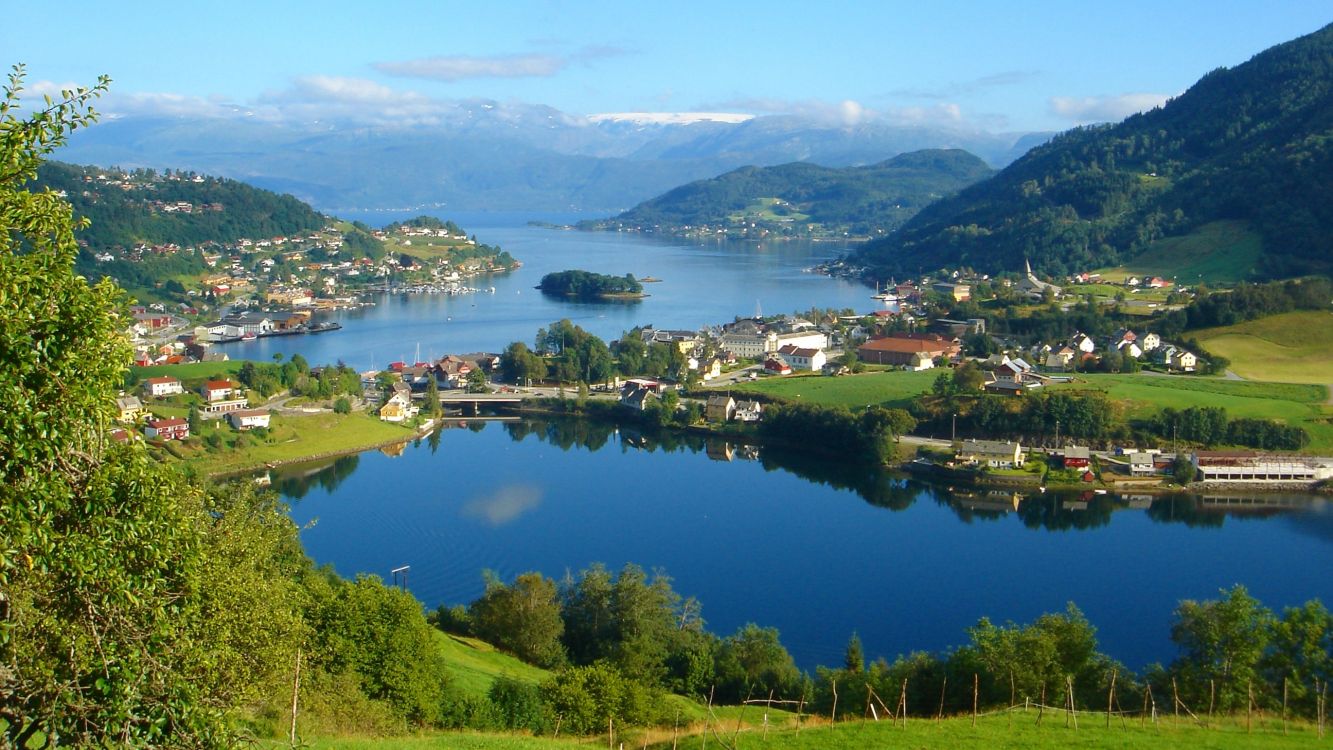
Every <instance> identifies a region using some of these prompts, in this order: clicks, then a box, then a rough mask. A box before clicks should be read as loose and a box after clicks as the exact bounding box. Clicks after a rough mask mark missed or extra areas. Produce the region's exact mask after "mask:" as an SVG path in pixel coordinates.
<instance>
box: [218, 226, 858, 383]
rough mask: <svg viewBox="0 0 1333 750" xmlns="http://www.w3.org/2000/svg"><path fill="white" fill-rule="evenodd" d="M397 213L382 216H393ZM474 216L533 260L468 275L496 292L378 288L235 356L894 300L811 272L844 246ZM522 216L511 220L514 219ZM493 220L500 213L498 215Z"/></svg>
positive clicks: (688, 321) (331, 353) (363, 354)
mask: <svg viewBox="0 0 1333 750" xmlns="http://www.w3.org/2000/svg"><path fill="white" fill-rule="evenodd" d="M392 218H396V217H383V216H377V217H376V218H375V219H374V221H375V222H376V223H382V222H384V221H388V220H391V219H392ZM488 218H489V217H486V216H484V215H483V216H482V217H477V218H476V221H478V222H480V224H481V225H479V226H473V225H471V224H466V223H465V224H463V225H462V226H463V227H464V228H465V229H467V230H468V231H469V232H472V233H473V234H475V235H476V237H477V239H478V241H480V242H484V243H487V244H491V245H499V246H500V247H502V248H504V249H505V250H508V251H509V252H510V253H511V254H512V255H513V256H514V257H516V258H518V259H519V260H520V261H522V263H523V267H522V268H520V269H518V270H516V271H513V272H510V273H507V274H496V275H492V276H483V277H478V278H476V279H473V280H471V281H468V282H465V283H466V284H467V285H468V286H472V287H477V288H487V289H489V288H491V287H494V289H495V291H494V293H489V292H482V293H478V294H467V295H458V296H450V295H443V294H441V295H388V294H385V295H379V296H377V297H375V298H374V299H375V302H376V306H375V307H370V308H364V309H360V310H345V311H340V312H338V313H335V314H332V315H329V316H324V317H322V318H321V319H331V320H337V321H338V322H340V323H342V325H343V329H342V330H341V331H337V332H335V333H326V334H320V335H317V336H279V337H273V338H265V339H259V340H256V341H250V342H238V343H233V344H226V345H223V348H222V351H224V352H226V353H227V354H228V355H229V356H231V357H233V358H246V359H258V360H267V359H270V358H272V356H273V355H274V354H277V353H281V354H282V355H284V356H285V357H290V356H291V355H292V354H295V353H298V352H299V353H300V354H301V355H302V356H303V357H305V358H306V359H307V360H308V361H309V362H311V363H312V364H320V363H333V362H336V361H338V360H340V359H341V360H343V361H345V362H346V363H347V364H349V365H351V366H352V367H355V368H357V369H359V370H367V369H381V368H383V367H384V365H385V364H387V363H388V362H392V361H411V360H413V359H415V358H416V356H417V352H418V351H420V353H421V359H423V360H424V359H427V358H431V359H438V358H439V357H442V356H444V355H445V354H449V353H454V354H463V353H467V352H477V351H488V352H500V351H503V350H504V348H505V347H506V346H508V345H509V344H510V343H511V342H513V341H522V342H524V343H527V344H528V345H529V346H531V345H532V342H533V338H534V337H535V335H536V333H537V329H538V328H542V327H545V326H547V325H550V324H551V323H552V322H554V321H557V320H560V319H562V318H568V319H569V320H571V321H573V322H574V323H576V324H577V325H579V326H581V327H582V328H584V329H586V330H588V331H591V332H592V333H594V334H596V335H597V336H599V337H601V338H602V339H604V340H608V341H609V340H611V339H617V338H620V335H621V334H622V333H623V332H625V331H627V330H629V329H631V328H633V327H635V326H640V325H649V324H651V325H653V326H656V327H658V328H681V329H688V330H698V329H699V328H701V327H703V326H709V325H718V324H721V323H729V322H731V321H732V320H733V319H735V318H736V316H748V315H754V314H755V312H756V311H759V312H763V313H764V314H768V315H772V314H779V313H791V312H795V311H797V310H808V309H810V308H811V307H821V308H822V307H832V308H837V309H842V308H853V309H855V310H858V311H868V310H872V309H874V308H875V307H876V306H882V304H883V303H880V302H877V301H875V300H872V299H871V298H870V297H871V295H872V294H873V293H874V290H873V289H870V288H869V287H866V286H865V285H863V284H860V283H856V282H851V281H848V280H845V279H833V278H829V277H827V276H821V275H818V274H813V273H807V272H805V269H806V268H808V267H810V266H812V265H814V264H816V263H819V262H821V261H824V260H829V259H831V258H834V257H837V256H839V255H841V254H842V253H843V252H845V250H846V248H845V246H843V245H840V244H837V243H810V242H779V243H764V244H755V243H744V242H722V241H719V242H713V243H704V244H694V243H689V242H685V241H682V240H670V239H660V240H659V239H653V238H646V237H642V236H639V235H633V234H617V233H598V232H577V231H562V230H556V229H546V228H540V227H530V226H522V225H520V226H515V225H513V224H512V223H511V224H509V225H507V226H506V225H499V226H487V225H486V224H485V222H486V221H487V219H488ZM504 218H506V219H509V220H510V221H512V217H504ZM490 220H491V221H494V218H490ZM576 268H577V269H583V270H586V271H593V272H597V273H607V274H614V275H617V276H623V275H625V274H626V273H632V274H634V275H635V277H638V278H643V277H646V276H651V277H655V278H658V279H661V280H662V281H661V282H660V283H650V284H645V285H644V291H645V292H647V293H648V295H649V296H648V297H646V298H644V299H642V300H640V301H637V302H600V303H596V302H594V303H589V302H574V301H569V300H565V299H560V298H552V297H548V296H545V295H543V294H542V293H541V292H538V291H537V290H536V289H534V288H533V287H535V286H536V285H537V283H538V282H539V281H541V277H542V276H543V275H545V274H547V273H550V272H552V271H564V270H569V269H576Z"/></svg>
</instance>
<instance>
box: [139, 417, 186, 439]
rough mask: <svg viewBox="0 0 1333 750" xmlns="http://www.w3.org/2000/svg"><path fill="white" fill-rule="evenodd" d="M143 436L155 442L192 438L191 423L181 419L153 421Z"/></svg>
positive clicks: (145, 429) (150, 421)
mask: <svg viewBox="0 0 1333 750" xmlns="http://www.w3.org/2000/svg"><path fill="white" fill-rule="evenodd" d="M143 434H144V435H146V436H147V437H148V438H149V439H155V440H184V439H185V438H187V437H189V436H190V423H189V422H187V421H185V420H184V419H181V418H180V417H171V418H169V419H151V420H149V421H148V426H147V427H145V428H144V429H143Z"/></svg>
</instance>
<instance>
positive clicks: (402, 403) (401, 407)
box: [380, 381, 420, 422]
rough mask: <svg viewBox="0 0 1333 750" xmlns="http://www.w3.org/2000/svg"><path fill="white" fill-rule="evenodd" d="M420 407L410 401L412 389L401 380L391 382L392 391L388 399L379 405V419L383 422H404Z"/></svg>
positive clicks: (413, 415)
mask: <svg viewBox="0 0 1333 750" xmlns="http://www.w3.org/2000/svg"><path fill="white" fill-rule="evenodd" d="M419 411H420V409H418V408H417V406H416V405H415V404H413V403H412V389H411V387H409V386H408V385H407V383H404V382H402V381H398V382H397V383H394V384H393V393H392V394H391V395H390V396H389V400H388V401H385V402H384V406H381V407H380V419H381V420H383V421H385V422H405V421H407V420H409V419H412V418H413V417H415V416H416V415H417V413H418V412H419Z"/></svg>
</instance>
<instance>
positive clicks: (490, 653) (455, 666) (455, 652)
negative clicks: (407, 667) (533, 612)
mask: <svg viewBox="0 0 1333 750" xmlns="http://www.w3.org/2000/svg"><path fill="white" fill-rule="evenodd" d="M437 636H438V637H437V639H436V640H437V641H438V643H439V647H440V653H441V654H443V655H444V658H445V661H446V662H448V664H449V674H450V675H451V676H452V677H453V679H454V684H455V685H456V686H458V687H460V688H462V689H463V691H464V692H467V693H468V694H470V695H485V694H486V691H488V690H490V688H491V683H492V682H494V681H495V678H497V677H509V678H511V679H515V680H522V681H523V682H531V683H538V682H541V681H542V680H545V679H546V678H547V677H548V676H550V672H547V671H546V670H544V669H540V668H538V667H534V666H532V665H531V664H526V663H524V662H522V661H520V660H518V659H516V658H514V657H512V656H510V655H508V654H503V653H500V652H499V651H497V650H495V647H494V646H492V645H491V644H489V643H486V642H485V641H479V640H477V639H475V638H465V637H463V636H457V635H449V634H447V633H438V632H437Z"/></svg>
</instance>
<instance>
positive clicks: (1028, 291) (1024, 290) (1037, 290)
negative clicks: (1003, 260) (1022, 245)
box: [1014, 260, 1063, 300]
mask: <svg viewBox="0 0 1333 750" xmlns="http://www.w3.org/2000/svg"><path fill="white" fill-rule="evenodd" d="M1023 273H1024V275H1023V278H1022V279H1020V280H1019V282H1018V283H1017V284H1015V285H1014V290H1015V291H1017V292H1018V293H1019V294H1021V295H1023V296H1025V297H1027V298H1028V299H1034V300H1039V299H1044V298H1045V297H1046V294H1047V293H1048V292H1049V293H1050V294H1051V295H1052V296H1053V297H1059V296H1060V295H1061V294H1062V291H1063V290H1061V289H1060V287H1058V286H1056V285H1055V284H1048V283H1046V282H1044V281H1042V280H1041V279H1038V278H1037V276H1036V274H1034V273H1032V264H1031V263H1029V262H1028V261H1027V260H1024V261H1023Z"/></svg>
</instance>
